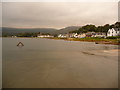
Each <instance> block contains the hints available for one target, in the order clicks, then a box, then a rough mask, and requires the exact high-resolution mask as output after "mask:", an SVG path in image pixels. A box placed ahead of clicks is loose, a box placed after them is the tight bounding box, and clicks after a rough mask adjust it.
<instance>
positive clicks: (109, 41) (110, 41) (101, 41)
mask: <svg viewBox="0 0 120 90" xmlns="http://www.w3.org/2000/svg"><path fill="white" fill-rule="evenodd" d="M2 38H39V37H2ZM44 39H53V40H65V41H83V42H95V43H96V44H111V45H120V43H119V42H118V41H119V40H116V39H115V40H114V39H92V38H89V39H88V38H57V37H53V38H44Z"/></svg>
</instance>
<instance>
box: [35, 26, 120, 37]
mask: <svg viewBox="0 0 120 90" xmlns="http://www.w3.org/2000/svg"><path fill="white" fill-rule="evenodd" d="M112 36H120V28H112V29H109V30H108V32H107V33H103V32H87V33H79V34H78V33H67V34H58V35H57V37H58V38H85V37H99V38H107V37H112ZM37 37H39V38H53V37H54V36H53V35H42V34H41V33H39V34H38V35H37Z"/></svg>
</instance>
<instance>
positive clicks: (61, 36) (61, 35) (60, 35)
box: [58, 34, 67, 38]
mask: <svg viewBox="0 0 120 90" xmlns="http://www.w3.org/2000/svg"><path fill="white" fill-rule="evenodd" d="M58 37H59V38H67V35H66V34H59V35H58Z"/></svg>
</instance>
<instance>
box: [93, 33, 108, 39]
mask: <svg viewBox="0 0 120 90" xmlns="http://www.w3.org/2000/svg"><path fill="white" fill-rule="evenodd" d="M91 37H101V38H106V33H102V32H96V33H94V34H93V35H92V36H91Z"/></svg>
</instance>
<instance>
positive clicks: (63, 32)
mask: <svg viewBox="0 0 120 90" xmlns="http://www.w3.org/2000/svg"><path fill="white" fill-rule="evenodd" d="M79 28H80V26H69V27H65V28H62V29H59V30H56V31H53V32H50V33H51V34H66V33H69V32H70V31H74V30H78V29H79Z"/></svg>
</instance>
